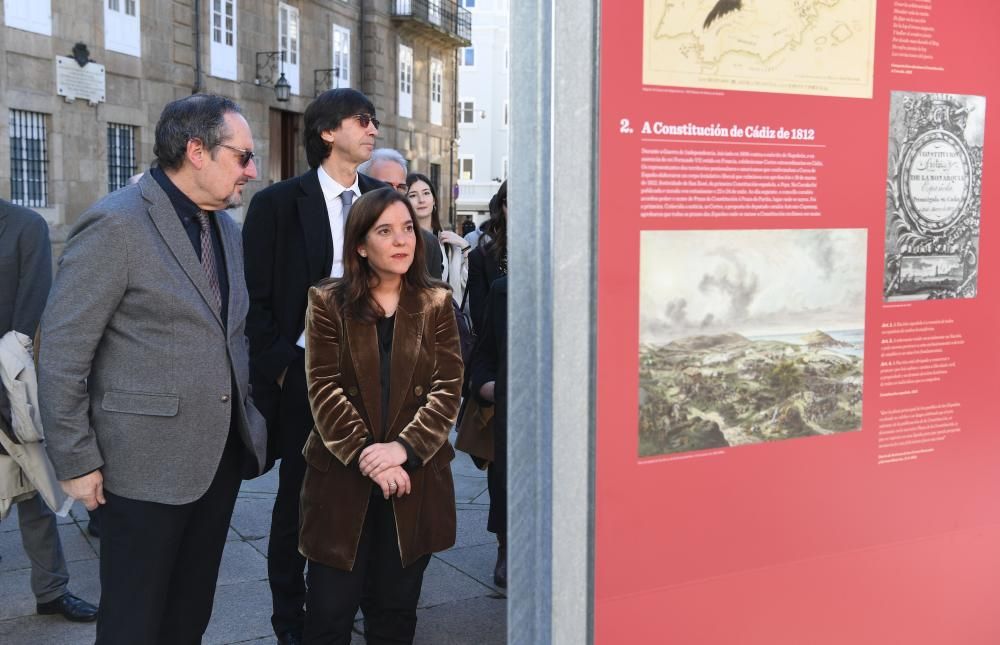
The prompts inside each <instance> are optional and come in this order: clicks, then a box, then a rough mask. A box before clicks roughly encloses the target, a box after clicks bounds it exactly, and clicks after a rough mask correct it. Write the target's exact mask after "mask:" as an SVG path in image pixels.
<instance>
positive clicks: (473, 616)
mask: <svg viewBox="0 0 1000 645" xmlns="http://www.w3.org/2000/svg"><path fill="white" fill-rule="evenodd" d="M506 642H507V601H506V600H505V599H504V598H490V597H485V596H484V597H480V598H472V599H469V600H463V601H461V602H457V603H449V604H445V605H438V606H436V607H430V608H428V609H420V610H417V634H416V638H414V639H413V643H414V645H504V644H505V643H506Z"/></svg>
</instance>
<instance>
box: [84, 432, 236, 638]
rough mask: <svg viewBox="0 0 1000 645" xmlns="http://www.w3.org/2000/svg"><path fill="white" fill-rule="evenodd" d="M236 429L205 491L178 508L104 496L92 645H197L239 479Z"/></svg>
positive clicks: (207, 614)
mask: <svg viewBox="0 0 1000 645" xmlns="http://www.w3.org/2000/svg"><path fill="white" fill-rule="evenodd" d="M244 450H245V449H244V447H243V443H242V442H241V441H240V439H239V436H238V433H237V432H236V431H235V430H232V431H230V433H229V439H228V440H227V442H226V448H225V451H224V452H223V455H222V459H221V460H220V461H219V467H218V470H217V471H216V473H215V479H214V480H213V481H212V484H211V486H209V488H208V490H207V491H206V492H205V494H204V495H202V497H201V498H200V499H198V500H196V501H194V502H191V503H189V504H182V505H179V506H175V505H170V504H159V503H157V502H144V501H139V500H134V499H127V498H125V497H119V496H118V495H115V494H113V493H111V492H109V491H105V492H104V495H105V499H106V500H107V503H106V504H104V506H102V507H101V510H100V515H101V565H100V578H101V605H100V611H99V612H98V614H97V642H96V645H136V644H137V643H142V644H143V645H198V644H199V643H201V638H202V635H203V634H204V633H205V628H206V627H208V621H209V619H210V618H211V617H212V605H213V603H214V601H215V585H216V582H217V580H218V576H219V563H220V562H221V561H222V550H223V548H224V547H225V545H226V536H227V534H228V532H229V520H230V518H231V517H232V514H233V507H234V505H235V504H236V495H237V493H238V492H239V488H240V482H241V481H242V477H241V470H242V466H243V460H244Z"/></svg>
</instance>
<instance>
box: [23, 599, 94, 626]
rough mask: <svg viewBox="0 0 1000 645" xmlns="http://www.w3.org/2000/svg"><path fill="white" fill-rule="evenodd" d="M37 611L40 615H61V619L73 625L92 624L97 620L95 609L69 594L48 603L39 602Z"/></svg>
mask: <svg viewBox="0 0 1000 645" xmlns="http://www.w3.org/2000/svg"><path fill="white" fill-rule="evenodd" d="M37 610H38V613H40V614H62V617H63V618H65V619H66V620H71V621H73V622H74V623H92V622H94V621H95V620H97V607H95V606H93V605H92V604H90V603H89V602H87V601H86V600H81V599H79V598H77V597H76V596H74V595H73V594H71V593H64V594H63V595H61V596H59V597H58V598H56V599H55V600H50V601H49V602H40V603H38V606H37Z"/></svg>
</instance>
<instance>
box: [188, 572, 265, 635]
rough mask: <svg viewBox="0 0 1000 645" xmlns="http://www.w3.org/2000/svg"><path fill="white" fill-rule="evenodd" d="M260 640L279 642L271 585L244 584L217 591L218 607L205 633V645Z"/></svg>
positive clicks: (224, 586)
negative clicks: (273, 624) (273, 621)
mask: <svg viewBox="0 0 1000 645" xmlns="http://www.w3.org/2000/svg"><path fill="white" fill-rule="evenodd" d="M259 639H272V640H270V642H271V643H273V642H275V640H273V632H272V631H271V592H270V590H269V589H268V586H267V582H266V581H254V582H243V583H239V584H231V585H222V586H220V587H219V588H218V589H216V591H215V607H214V609H213V611H212V620H211V621H210V622H209V623H208V629H207V630H205V638H204V639H203V643H204V645H229V644H230V643H242V642H246V641H251V642H253V641H255V640H259ZM265 642H268V641H265Z"/></svg>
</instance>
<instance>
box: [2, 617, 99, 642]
mask: <svg viewBox="0 0 1000 645" xmlns="http://www.w3.org/2000/svg"><path fill="white" fill-rule="evenodd" d="M96 637H97V634H96V629H95V626H94V623H71V622H69V621H68V620H65V619H63V618H62V617H60V616H37V615H31V616H22V617H20V618H14V619H12V620H5V621H2V622H0V643H10V645H21V644H22V643H23V644H25V645H27V644H29V643H30V644H31V645H67V644H69V643H81V644H82V643H91V644H92V643H93V642H94V639H95V638H96Z"/></svg>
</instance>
